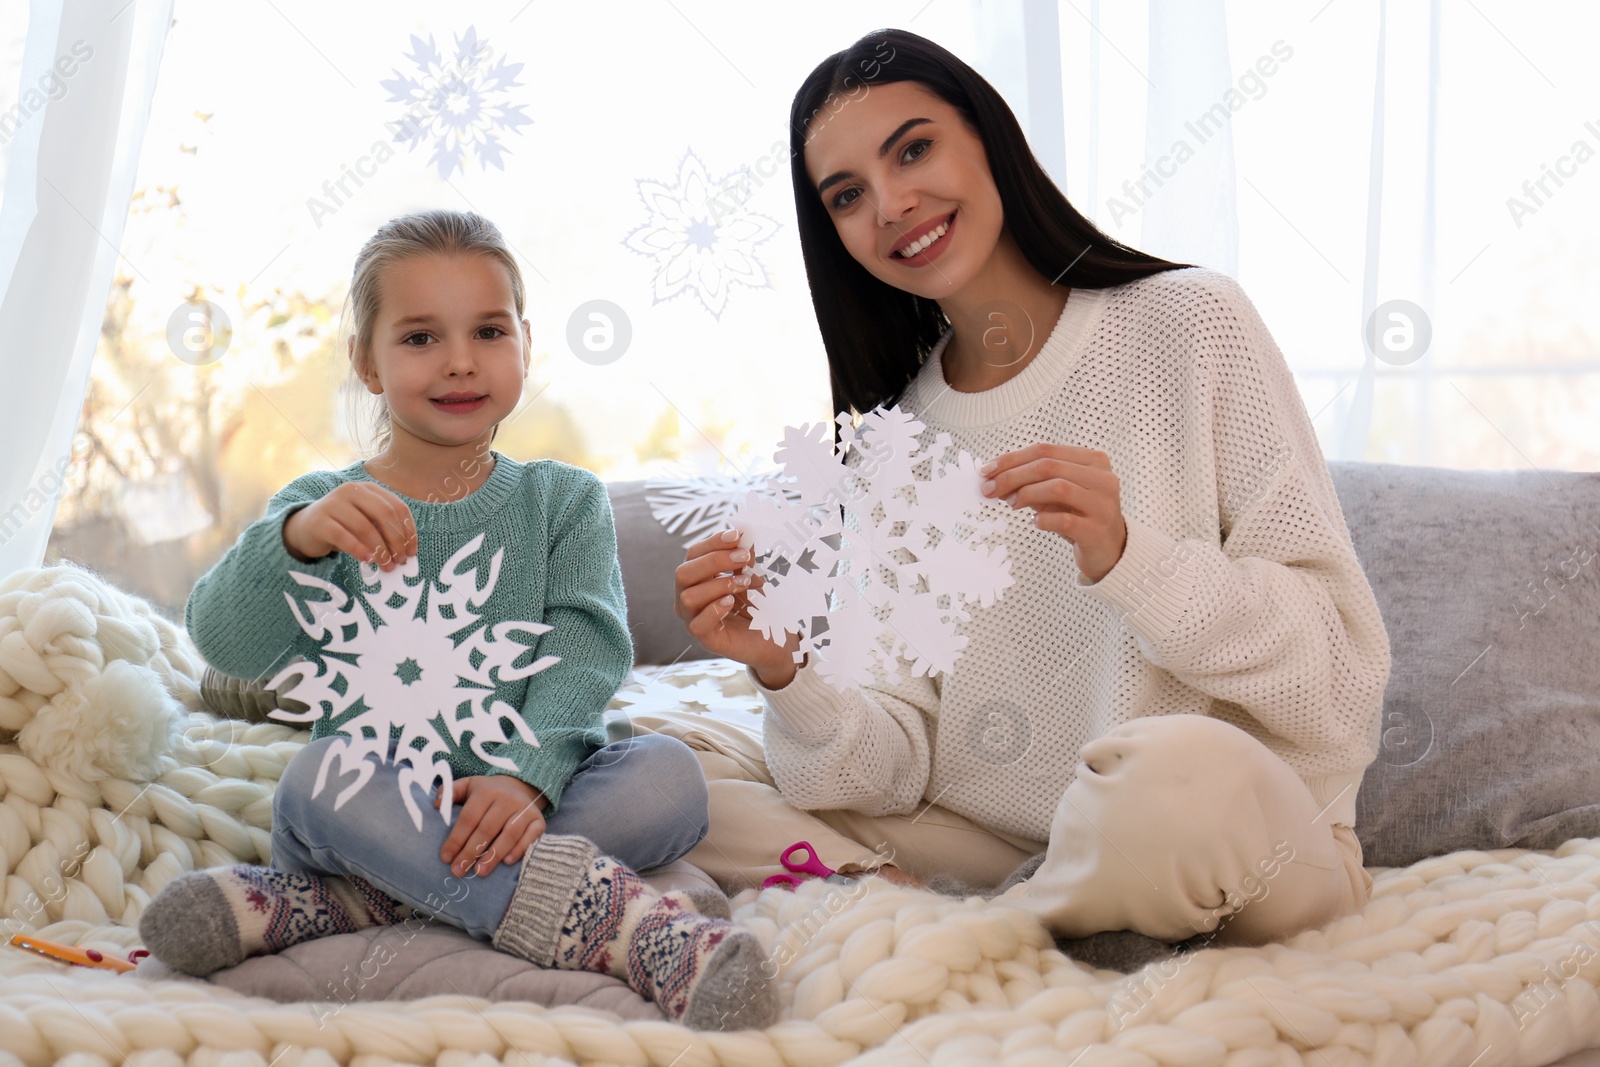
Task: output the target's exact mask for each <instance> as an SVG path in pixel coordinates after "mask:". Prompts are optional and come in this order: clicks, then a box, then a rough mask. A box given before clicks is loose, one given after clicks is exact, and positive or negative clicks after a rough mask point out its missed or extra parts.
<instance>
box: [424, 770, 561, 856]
mask: <svg viewBox="0 0 1600 1067" xmlns="http://www.w3.org/2000/svg"><path fill="white" fill-rule="evenodd" d="M450 796H451V801H452V803H453V804H455V805H456V813H455V824H454V825H453V826H452V827H451V828H450V836H449V837H447V838H445V841H444V847H443V848H442V849H440V850H439V858H440V859H442V860H444V862H446V863H448V864H449V865H450V872H451V873H452V874H454V875H455V876H456V877H457V878H461V877H464V876H465V875H466V873H467V868H469V867H474V866H475V867H476V868H477V871H476V873H477V875H478V877H479V878H482V877H483V876H484V875H486V874H488V873H489V872H490V871H492V870H494V865H495V863H496V862H502V863H504V864H506V866H508V867H509V866H511V865H513V864H517V863H521V862H522V857H523V856H524V855H525V854H526V853H527V851H528V849H530V848H532V847H533V844H534V842H536V841H538V840H539V838H540V836H541V835H543V834H544V809H545V805H546V803H547V801H546V800H545V798H544V794H543V793H541V792H539V791H538V790H537V789H535V788H534V787H533V786H531V785H529V784H528V783H527V782H524V781H523V780H522V779H520V778H513V777H511V776H510V775H507V774H480V775H477V776H475V777H472V778H458V779H456V780H455V781H454V782H453V783H451V794H450ZM440 799H441V798H440V796H439V795H438V794H437V791H436V793H435V796H434V798H433V806H434V807H436V808H437V807H438V806H439V801H440ZM463 801H465V803H462V802H463ZM474 861H476V862H474Z"/></svg>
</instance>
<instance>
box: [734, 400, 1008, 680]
mask: <svg viewBox="0 0 1600 1067" xmlns="http://www.w3.org/2000/svg"><path fill="white" fill-rule="evenodd" d="M836 421H837V423H838V425H839V441H840V448H839V450H838V451H837V452H836V451H835V449H834V445H833V441H832V440H831V435H830V434H829V432H828V431H829V429H830V427H829V426H828V424H827V423H816V424H809V425H806V426H802V427H798V428H797V427H792V426H791V427H787V428H786V429H785V431H784V438H783V443H782V444H781V445H780V446H779V448H778V451H777V453H776V454H775V456H774V459H775V460H776V461H777V463H778V464H779V466H780V467H781V468H782V471H783V473H782V475H781V476H778V477H774V478H772V479H770V480H769V487H770V491H768V492H760V491H754V490H752V491H749V492H747V493H746V494H745V496H744V499H743V500H742V501H741V502H740V503H739V506H738V509H737V510H736V512H735V513H734V516H733V526H734V528H735V529H737V530H738V531H739V533H740V542H739V543H740V545H741V546H742V547H745V548H749V549H751V550H752V555H753V556H754V559H753V562H752V563H751V564H750V565H749V566H747V567H746V568H745V570H746V571H748V572H752V573H755V574H759V575H760V576H761V577H762V578H763V579H765V581H764V584H763V586H762V587H761V588H759V589H754V590H752V591H751V592H750V594H749V602H750V627H751V629H755V630H759V631H761V633H762V634H763V635H764V636H765V637H767V638H768V639H769V640H774V641H779V642H782V641H783V640H785V639H786V636H787V635H789V634H795V635H798V636H799V639H800V641H799V648H798V649H797V650H796V652H795V654H794V657H795V662H796V663H799V662H801V661H802V660H803V659H804V658H805V657H806V656H810V657H811V658H812V659H813V661H814V662H815V664H816V669H817V671H818V673H819V674H820V675H821V677H822V678H823V680H825V681H826V682H828V683H829V684H830V685H832V686H833V687H834V688H836V689H838V690H841V691H844V690H847V689H849V688H852V687H858V686H866V685H871V684H873V683H874V682H875V681H876V678H875V669H876V670H877V671H878V672H881V674H882V675H883V676H884V677H885V678H887V679H891V680H892V679H895V678H898V677H899V675H900V671H899V666H898V664H899V662H900V661H901V660H904V661H905V662H908V663H909V664H910V665H911V670H912V673H913V674H914V675H918V676H922V675H933V674H938V673H944V672H948V671H949V670H950V669H951V668H952V667H954V665H955V662H956V660H957V659H958V658H959V657H960V655H961V650H962V649H963V648H964V647H965V646H966V643H967V638H966V637H965V636H963V635H962V634H961V633H960V629H961V624H963V623H965V622H968V621H970V620H971V618H972V609H973V608H977V607H988V606H990V605H992V604H994V603H995V602H996V601H997V600H999V599H1000V597H1001V596H1002V595H1003V594H1004V592H1005V590H1006V589H1007V588H1009V587H1010V586H1011V585H1012V584H1013V582H1014V579H1013V578H1012V577H1011V562H1010V560H1009V558H1008V557H1007V554H1006V549H1005V545H1004V543H1003V541H1002V540H1001V537H1002V535H1003V533H1004V531H1005V529H1006V522H1005V518H1004V515H1005V510H1006V509H1005V505H1004V504H1002V503H1000V502H998V501H993V500H990V499H988V498H987V497H985V496H983V494H982V492H981V491H980V488H979V487H980V485H981V484H982V482H983V475H982V474H981V473H980V472H979V470H978V468H979V466H980V463H981V461H980V460H978V459H975V458H974V457H973V456H972V455H971V454H970V453H968V452H966V451H965V450H962V449H957V448H956V447H955V445H954V441H953V440H952V438H951V437H950V435H949V434H944V433H941V434H937V435H936V436H935V437H934V439H933V441H932V442H931V444H929V443H927V442H925V441H924V440H923V438H924V437H925V436H926V434H925V430H926V428H925V427H924V426H923V424H922V423H921V422H919V421H917V419H916V418H915V416H913V415H912V414H910V413H909V412H906V411H903V410H901V409H900V408H899V407H892V408H889V409H888V410H884V409H883V408H881V407H880V408H875V409H873V410H872V411H869V412H867V414H866V415H865V416H864V417H863V419H862V422H861V425H860V427H859V428H858V427H856V426H854V425H853V424H852V421H851V419H850V416H849V415H848V414H841V415H839V416H838V418H837V420H836ZM796 496H798V499H795V498H796Z"/></svg>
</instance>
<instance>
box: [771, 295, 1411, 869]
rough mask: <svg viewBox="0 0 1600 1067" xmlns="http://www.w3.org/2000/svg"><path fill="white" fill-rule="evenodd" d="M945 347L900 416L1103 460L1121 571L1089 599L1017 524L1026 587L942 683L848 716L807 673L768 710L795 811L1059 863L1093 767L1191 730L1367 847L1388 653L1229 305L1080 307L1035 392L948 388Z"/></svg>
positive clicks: (991, 441)
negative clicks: (1300, 783)
mask: <svg viewBox="0 0 1600 1067" xmlns="http://www.w3.org/2000/svg"><path fill="white" fill-rule="evenodd" d="M951 336H952V335H951V334H949V333H946V334H945V336H944V337H943V338H941V339H940V341H939V343H938V345H937V346H936V347H935V348H934V350H933V352H932V353H931V354H930V355H929V357H928V359H927V361H926V362H925V363H924V364H923V367H922V370H921V372H920V373H919V375H918V377H917V378H916V380H915V381H914V382H913V383H912V384H911V386H910V387H909V388H908V389H907V391H906V393H905V396H904V397H903V398H902V400H901V405H902V406H903V407H905V408H907V409H908V410H910V411H912V412H914V413H915V414H916V415H917V417H918V418H919V419H921V420H922V422H923V423H924V424H925V425H926V427H927V429H926V430H925V431H924V434H923V437H924V441H925V443H931V441H932V437H933V435H936V434H940V433H949V434H950V435H951V436H952V437H953V438H954V440H955V443H956V444H957V445H958V446H959V447H961V448H963V449H966V450H968V451H969V452H971V453H973V454H974V455H977V456H980V457H982V458H985V459H990V458H993V457H995V456H998V455H1000V454H1002V453H1004V452H1009V451H1012V450H1015V449H1020V448H1025V447H1027V446H1029V445H1033V444H1038V443H1049V444H1063V445H1076V446H1079V447H1083V448H1091V449H1097V450H1100V451H1103V452H1105V453H1106V454H1107V455H1109V456H1110V458H1111V465H1112V470H1113V472H1114V473H1115V474H1116V475H1117V478H1118V479H1119V483H1120V486H1121V494H1122V509H1123V514H1124V516H1125V518H1126V520H1127V525H1128V543H1127V547H1126V549H1125V550H1124V553H1123V556H1122V558H1121V560H1119V561H1118V563H1117V565H1116V567H1114V568H1113V569H1112V570H1111V572H1110V573H1108V574H1107V575H1105V576H1104V577H1103V578H1102V579H1101V580H1100V581H1099V582H1096V583H1092V584H1086V583H1085V581H1084V580H1083V577H1082V575H1081V574H1080V573H1079V571H1078V569H1077V565H1076V563H1075V562H1074V559H1073V550H1072V546H1071V545H1069V544H1068V543H1067V541H1066V540H1065V539H1063V538H1061V537H1060V536H1059V535H1057V534H1053V533H1046V532H1044V531H1042V530H1040V529H1038V528H1037V527H1035V526H1034V525H1033V523H1032V517H1033V511H1032V509H1021V510H1018V511H1013V512H1011V513H1010V517H1009V522H1010V530H1009V534H1008V540H1007V544H1008V551H1009V554H1010V558H1011V561H1012V562H1011V567H1012V575H1013V576H1014V577H1015V578H1016V584H1015V585H1014V586H1012V587H1011V588H1010V589H1009V590H1007V592H1006V595H1005V598H1004V599H1003V600H1001V601H1000V602H999V603H998V604H996V605H994V606H993V607H990V608H984V609H980V610H978V611H976V612H975V613H974V618H973V620H972V621H971V622H970V623H967V624H965V626H964V627H963V630H962V632H963V633H965V634H966V635H967V637H968V638H969V643H968V645H967V647H966V648H965V649H964V651H963V653H962V656H961V658H960V659H959V660H958V661H957V663H956V666H955V669H954V670H953V671H951V672H950V673H949V674H947V675H946V676H944V677H943V678H941V679H937V680H930V679H927V678H918V679H912V680H910V681H902V682H900V683H897V684H893V685H888V684H885V685H883V686H880V687H878V688H874V689H870V690H867V691H864V692H862V691H858V692H853V693H851V694H849V695H841V694H839V693H837V692H836V691H834V690H833V689H832V688H831V687H829V686H828V685H826V684H825V683H823V682H822V681H821V679H820V678H819V677H818V676H817V674H816V672H815V671H814V670H812V669H811V668H810V667H809V666H808V667H806V668H803V669H802V670H801V671H800V672H799V674H798V675H797V676H796V678H795V680H794V681H793V682H791V683H790V684H789V685H788V686H786V687H785V688H784V689H782V690H779V691H776V692H774V691H771V690H764V691H763V695H764V696H765V698H766V701H767V706H768V708H769V709H770V712H771V714H769V715H768V716H767V719H766V748H767V758H768V762H769V765H770V767H771V769H772V773H773V777H774V779H775V780H776V781H777V783H778V785H779V786H780V787H781V788H782V789H783V791H784V793H785V795H786V796H788V797H789V798H790V800H791V801H792V802H794V803H795V804H796V805H797V806H800V807H804V808H812V809H822V808H852V809H854V810H857V811H861V812H864V813H866V814H869V815H881V814H893V813H908V812H911V811H912V810H914V809H916V808H919V807H921V805H922V803H923V801H925V800H926V801H933V800H935V799H937V802H938V803H939V804H941V805H943V806H945V807H947V808H950V809H951V810H953V811H956V812H959V813H961V814H962V815H965V816H967V817H968V818H970V819H972V820H974V821H975V822H978V823H981V824H983V825H985V826H990V827H993V828H995V829H998V830H1003V831H1007V832H1009V833H1013V834H1017V835H1020V836H1022V837H1025V838H1028V839H1030V840H1033V841H1044V840H1046V839H1047V837H1048V834H1049V828H1050V821H1051V816H1052V815H1053V814H1054V812H1055V809H1056V805H1057V803H1058V802H1059V800H1060V797H1061V794H1062V793H1063V792H1064V791H1065V789H1066V787H1067V786H1068V785H1069V784H1070V783H1071V781H1072V779H1073V775H1074V773H1075V769H1076V766H1077V762H1078V749H1079V748H1080V747H1081V746H1082V745H1083V744H1084V743H1085V742H1087V741H1090V740H1093V739H1094V738H1096V737H1098V736H1100V735H1101V734H1103V733H1104V732H1105V731H1106V730H1108V729H1109V728H1111V727H1112V726H1115V725H1117V724H1118V723H1122V722H1126V721H1128V720H1130V719H1133V718H1137V717H1139V716H1143V715H1170V714H1176V713H1180V712H1186V713H1193V714H1202V715H1204V714H1209V715H1212V716H1215V717H1217V718H1220V719H1223V720H1225V721H1227V722H1230V723H1233V724H1234V725H1236V726H1239V727H1241V728H1242V729H1244V730H1246V731H1248V732H1249V733H1250V734H1252V735H1253V736H1254V737H1256V738H1257V739H1259V740H1260V741H1262V742H1263V743H1264V744H1266V746H1267V747H1268V748H1270V749H1271V750H1272V751H1273V752H1275V753H1277V754H1278V755H1279V756H1281V757H1283V759H1284V760H1285V761H1286V762H1287V763H1288V764H1289V766H1291V767H1292V768H1294V770H1295V771H1296V772H1297V773H1298V774H1299V775H1300V776H1301V778H1302V779H1304V780H1305V782H1306V784H1307V785H1308V786H1309V787H1310V789H1311V792H1312V795H1313V796H1314V797H1316V799H1317V802H1318V804H1319V805H1327V811H1328V816H1327V818H1328V821H1330V822H1339V823H1346V824H1350V825H1354V823H1355V807H1356V803H1355V802H1356V791H1357V788H1358V787H1359V785H1360V782H1361V776H1362V772H1363V771H1364V770H1365V768H1366V766H1367V765H1368V764H1369V763H1370V762H1371V761H1372V760H1373V758H1374V757H1375V756H1376V755H1377V750H1378V731H1379V726H1380V712H1381V709H1382V700H1383V690H1384V686H1385V684H1386V683H1387V681H1388V676H1389V642H1388V635H1387V633H1386V632H1385V630H1384V626H1383V620H1382V619H1381V617H1380V616H1379V614H1378V607H1377V602H1376V601H1375V600H1374V598H1373V595H1372V590H1371V587H1370V586H1369V585H1368V584H1367V580H1366V577H1365V575H1364V574H1363V573H1362V570H1361V567H1360V565H1359V563H1358V562H1357V560H1356V556H1355V552H1354V549H1353V547H1352V546H1351V542H1350V535H1349V531H1348V529H1347V528H1346V526H1345V523H1344V517H1343V513H1342V512H1341V511H1340V508H1339V501H1338V498H1337V497H1336V496H1335V494H1334V489H1333V483H1332V481H1331V479H1330V478H1329V475H1328V469H1327V466H1326V464H1325V461H1324V459H1323V456H1322V452H1321V449H1320V447H1319V446H1318V443H1317V438H1316V434H1315V431H1314V430H1313V429H1312V426H1311V420H1310V418H1309V416H1308V415H1307V412H1306V409H1305V405H1304V404H1303V403H1302V402H1301V400H1300V395H1299V393H1298V391H1297V390H1296V387H1295V384H1294V379H1293V377H1292V376H1291V374H1290V372H1289V368H1288V366H1287V365H1286V364H1285V362H1284V359H1283V355H1282V353H1280V352H1279V350H1278V347H1277V345H1276V344H1275V343H1274V342H1273V340H1272V337H1271V335H1270V334H1269V333H1268V331H1267V328H1266V326H1265V325H1264V324H1263V323H1262V321H1261V317H1260V316H1259V315H1258V314H1257V312H1256V310H1255V307H1254V306H1253V305H1252V304H1251V303H1250V300H1249V299H1248V298H1247V297H1246V296H1245V294H1244V292H1243V290H1241V289H1240V287H1239V285H1238V283H1237V282H1235V281H1234V280H1233V279H1232V278H1229V277H1228V276H1226V275H1224V274H1219V273H1217V272H1215V271H1211V270H1207V269H1204V268H1192V269H1187V270H1179V271H1168V272H1165V273H1162V274H1157V275H1154V276H1152V277H1150V278H1146V279H1143V280H1141V281H1138V282H1133V283H1130V284H1127V285H1122V286H1118V287H1115V288H1112V289H1100V290H1092V289H1075V290H1073V291H1072V293H1071V295H1070V297H1069V299H1068V301H1067V305H1066V309H1065V311H1064V312H1063V313H1062V315H1061V318H1060V320H1059V321H1058V322H1057V323H1056V324H1055V326H1054V329H1053V330H1051V331H1050V333H1049V336H1048V337H1047V339H1046V341H1045V343H1044V345H1043V346H1042V347H1041V349H1040V350H1039V352H1038V353H1037V354H1036V355H1035V356H1034V358H1033V359H1032V360H1031V361H1030V363H1029V364H1028V365H1027V366H1026V367H1025V368H1024V369H1023V370H1022V372H1021V373H1019V374H1018V375H1017V376H1016V377H1014V378H1013V379H1011V380H1010V381H1008V382H1006V383H1005V384H1004V385H1001V386H999V387H998V388H995V389H990V390H987V391H984V392H981V393H958V392H955V391H954V390H952V389H950V388H949V387H948V386H947V385H946V384H945V381H944V375H943V371H942V368H941V356H942V353H943V351H944V347H945V345H946V344H947V343H948V341H949V338H950V337H951ZM1219 538H1220V547H1219V546H1218V542H1219ZM902 676H903V678H904V677H909V671H902ZM936 735H937V737H938V743H937V744H936V745H935V744H933V743H932V741H933V738H934V737H935V736H936ZM930 749H931V750H932V752H933V756H932V758H931V759H930V755H929V753H930Z"/></svg>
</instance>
